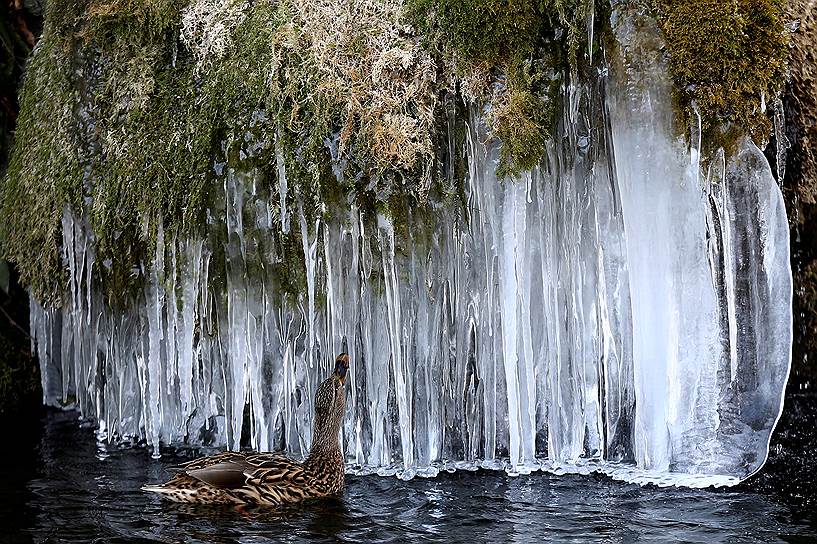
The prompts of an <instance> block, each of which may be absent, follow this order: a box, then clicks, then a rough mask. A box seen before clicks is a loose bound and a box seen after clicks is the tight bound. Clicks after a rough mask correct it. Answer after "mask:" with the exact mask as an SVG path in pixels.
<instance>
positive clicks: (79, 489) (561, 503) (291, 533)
mask: <svg viewBox="0 0 817 544" xmlns="http://www.w3.org/2000/svg"><path fill="white" fill-rule="evenodd" d="M812 407H813V406H812ZM814 415H815V414H810V416H812V417H813V416H814ZM76 417H77V416H76V414H75V413H70V412H69V413H66V412H56V411H52V412H50V413H49V414H48V415H47V416H46V417H45V418H44V420H43V421H42V424H41V428H35V429H30V430H31V431H32V432H31V433H30V436H29V438H28V439H26V440H22V441H21V442H22V443H21V447H20V449H15V450H6V451H4V454H3V456H4V460H3V462H2V464H0V477H2V484H0V526H2V527H3V531H2V535H0V542H126V541H127V542H224V543H232V542H307V541H310V542H405V541H409V540H410V541H413V542H442V541H444V542H448V543H453V542H533V541H548V540H552V541H557V542H670V541H676V542H707V543H711V542H811V541H814V540H815V539H817V525H816V524H814V522H815V518H813V517H812V519H811V521H810V520H809V519H808V517H807V516H804V515H803V513H802V512H803V510H802V509H800V510H799V511H798V508H796V507H795V506H793V505H790V504H787V503H786V501H785V500H784V499H781V497H780V496H779V495H778V494H776V493H775V492H773V491H765V492H757V491H753V490H751V489H748V488H747V489H741V488H732V489H729V490H700V489H698V490H693V489H684V488H657V487H654V486H647V487H638V486H636V485H633V484H626V483H622V482H616V481H613V480H610V479H609V478H606V477H603V476H572V475H564V476H554V475H549V474H544V473H534V474H531V475H528V476H519V477H509V476H507V475H505V474H503V473H499V472H493V471H477V472H468V471H461V472H456V473H453V474H447V473H442V474H440V475H439V476H438V477H437V478H433V479H421V478H415V479H414V480H411V481H408V482H404V481H401V480H399V479H397V478H390V477H378V476H350V477H349V478H348V485H347V488H346V491H345V493H344V496H343V498H342V500H339V501H332V502H323V503H314V504H309V505H303V506H294V507H288V508H285V509H277V510H276V509H239V508H235V507H202V506H190V505H176V504H173V503H168V502H164V501H162V500H161V499H159V498H158V497H156V496H155V495H153V494H148V493H144V492H141V491H140V490H139V486H141V485H142V484H143V483H145V482H158V481H160V480H162V479H163V478H166V477H167V474H168V473H167V472H166V470H165V469H166V467H168V466H170V465H172V464H176V463H178V462H180V461H182V460H184V459H186V458H187V457H186V456H183V455H181V454H175V455H165V456H163V457H162V458H161V459H160V460H154V459H151V457H150V451H149V450H148V449H146V448H131V449H116V448H111V447H107V446H105V445H104V444H103V443H99V442H97V440H96V438H95V436H94V431H93V429H91V428H90V427H89V426H88V425H85V426H84V427H81V426H80V425H79V424H78V421H77V419H76ZM794 453H795V454H796V453H797V452H794ZM792 468H794V469H797V472H800V473H802V472H804V469H806V470H809V469H808V467H804V466H799V467H792ZM812 515H813V514H812Z"/></svg>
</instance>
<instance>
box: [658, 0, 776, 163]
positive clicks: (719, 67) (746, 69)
mask: <svg viewBox="0 0 817 544" xmlns="http://www.w3.org/2000/svg"><path fill="white" fill-rule="evenodd" d="M653 8H654V9H655V11H656V13H657V15H658V20H659V23H660V25H661V28H662V29H663V31H664V34H665V36H666V40H667V46H668V51H669V57H670V69H671V72H672V76H673V78H674V83H675V90H676V93H677V98H678V103H679V106H680V110H681V116H682V118H683V121H684V124H683V126H689V120H690V119H694V115H695V111H694V109H695V108H697V110H698V112H699V113H700V116H701V120H702V130H703V135H704V139H705V141H706V142H707V143H708V145H709V146H710V147H713V148H716V147H718V146H721V145H725V146H726V147H729V145H730V142H734V141H735V140H736V137H737V135H738V134H739V133H740V132H743V133H746V134H749V135H750V136H752V138H753V139H754V140H755V141H757V142H765V141H767V140H768V137H769V132H770V129H771V127H770V123H769V119H768V116H767V115H766V113H765V112H764V111H763V110H762V108H761V100H762V98H761V97H762V96H764V95H765V98H766V100H767V101H769V102H770V101H771V100H773V98H774V97H775V96H777V95H778V93H779V92H780V90H781V88H782V85H783V84H784V82H785V77H786V60H787V58H788V35H787V32H786V29H785V15H784V5H783V1H782V0H731V1H728V2H716V1H712V0H653ZM724 124H731V125H733V126H735V127H737V128H738V129H739V130H734V129H733V130H728V131H726V132H724V131H723V130H722V128H721V127H722V126H723V125H724Z"/></svg>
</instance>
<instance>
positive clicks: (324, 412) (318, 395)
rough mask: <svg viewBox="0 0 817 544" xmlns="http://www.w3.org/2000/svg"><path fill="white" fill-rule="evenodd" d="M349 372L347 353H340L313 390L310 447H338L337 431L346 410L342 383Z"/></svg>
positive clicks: (344, 391)
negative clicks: (322, 379)
mask: <svg viewBox="0 0 817 544" xmlns="http://www.w3.org/2000/svg"><path fill="white" fill-rule="evenodd" d="M348 372H349V355H347V354H346V353H341V354H340V355H338V356H337V358H336V359H335V370H334V372H332V375H331V376H329V378H327V379H326V380H324V382H323V383H321V385H320V386H319V387H318V390H317V391H316V392H315V428H314V432H313V437H312V448H313V450H314V449H315V447H316V446H318V447H321V448H327V447H332V446H334V447H338V433H339V432H340V426H341V424H342V423H343V414H344V412H345V410H346V390H345V388H344V384H345V382H346V376H347V374H348Z"/></svg>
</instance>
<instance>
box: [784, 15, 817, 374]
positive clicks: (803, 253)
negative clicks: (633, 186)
mask: <svg viewBox="0 0 817 544" xmlns="http://www.w3.org/2000/svg"><path fill="white" fill-rule="evenodd" d="M789 16H790V18H791V19H792V20H793V21H797V20H799V22H800V25H799V27H798V28H797V30H796V31H795V32H794V33H793V34H792V50H791V58H790V71H791V79H790V81H789V83H788V85H787V86H786V93H785V95H784V97H783V103H784V105H785V110H786V122H787V129H786V132H787V137H788V139H789V142H790V144H791V148H790V149H789V153H788V157H787V162H786V176H785V179H784V183H783V186H784V192H785V196H786V199H787V207H788V208H789V221H790V223H791V229H792V270H793V272H794V325H795V331H794V332H795V342H794V353H793V365H792V379H791V381H790V384H791V385H790V387H791V388H794V389H795V390H797V389H800V388H801V387H804V386H805V384H806V383H807V382H809V381H811V382H812V384H813V382H814V379H815V378H817V365H815V362H814V361H815V360H817V334H815V331H817V237H816V236H814V234H813V233H814V232H815V228H817V49H815V46H817V2H815V0H791V1H790V2H789Z"/></svg>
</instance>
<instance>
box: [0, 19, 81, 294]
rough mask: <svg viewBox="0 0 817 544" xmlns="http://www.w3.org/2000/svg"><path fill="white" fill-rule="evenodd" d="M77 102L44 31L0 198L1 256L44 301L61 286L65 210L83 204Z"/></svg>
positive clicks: (57, 49)
mask: <svg viewBox="0 0 817 544" xmlns="http://www.w3.org/2000/svg"><path fill="white" fill-rule="evenodd" d="M77 103H79V93H78V92H77V91H76V89H75V87H74V84H73V63H72V59H71V58H70V56H69V55H68V54H66V52H65V51H64V49H63V48H62V47H61V43H60V42H59V40H58V39H57V37H56V36H55V35H54V34H51V33H49V31H48V29H47V28H46V30H45V36H44V37H43V39H42V40H41V41H40V43H39V44H38V46H37V47H36V48H35V50H34V53H33V56H32V58H31V60H30V62H29V65H28V68H27V71H26V75H25V80H24V83H23V90H22V92H21V94H20V116H19V118H18V125H17V131H16V135H15V144H14V146H13V148H12V152H11V158H10V160H9V167H8V171H7V174H6V177H5V179H4V180H3V194H2V198H0V244H2V252H3V255H4V256H6V258H7V259H8V260H10V261H13V262H15V263H16V264H17V266H18V269H19V272H20V278H21V282H22V283H23V284H25V285H30V286H31V288H32V290H33V291H34V292H35V293H36V295H37V296H38V297H40V298H41V299H43V300H54V299H55V298H58V296H59V293H60V291H61V286H62V283H63V280H64V275H63V270H62V266H61V261H60V256H59V248H60V243H61V239H62V235H61V229H60V221H61V218H62V212H63V207H64V206H65V205H71V204H73V205H79V204H80V202H81V191H80V188H81V183H82V179H83V175H84V169H83V166H82V164H81V158H80V155H79V144H78V142H77V135H78V134H80V133H81V131H80V123H79V119H78V117H77V115H76V112H75V109H74V108H75V105H76V104H77Z"/></svg>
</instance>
